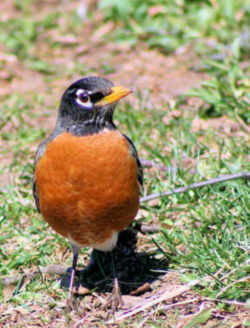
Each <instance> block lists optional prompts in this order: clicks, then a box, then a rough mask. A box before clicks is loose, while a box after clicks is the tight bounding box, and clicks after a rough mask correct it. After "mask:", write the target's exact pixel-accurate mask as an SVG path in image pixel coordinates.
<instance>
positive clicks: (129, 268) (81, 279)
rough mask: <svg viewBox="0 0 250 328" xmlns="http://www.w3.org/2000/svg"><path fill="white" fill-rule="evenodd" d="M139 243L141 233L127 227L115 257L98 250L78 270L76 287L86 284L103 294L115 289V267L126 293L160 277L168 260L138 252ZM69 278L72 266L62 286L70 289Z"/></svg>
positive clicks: (63, 279)
mask: <svg viewBox="0 0 250 328" xmlns="http://www.w3.org/2000/svg"><path fill="white" fill-rule="evenodd" d="M136 242H137V232H136V231H135V230H132V229H127V230H124V231H122V232H120V234H119V238H118V243H117V246H116V248H115V249H114V250H113V259H112V254H111V252H107V253H104V252H100V251H97V250H94V251H93V252H92V254H91V258H90V262H89V265H88V266H87V267H86V268H85V269H84V270H81V271H77V273H76V278H75V288H76V290H77V289H78V288H79V286H84V287H86V288H87V289H90V290H93V289H94V290H95V291H96V292H99V293H106V292H111V291H112V282H113V278H114V270H115V272H116V275H117V277H118V280H119V284H120V288H121V293H122V294H130V293H131V292H132V291H134V290H136V289H137V288H138V287H140V286H142V285H143V284H145V283H147V282H148V283H150V284H151V283H152V282H153V281H155V280H157V279H159V278H160V277H161V276H162V275H163V274H164V271H166V270H167V268H168V261H167V260H159V259H157V258H156V257H155V254H152V253H149V254H147V253H145V252H136ZM114 267H115V268H114ZM69 279H70V269H69V270H68V273H67V274H66V275H65V276H64V277H63V278H62V281H61V287H62V288H68V286H69Z"/></svg>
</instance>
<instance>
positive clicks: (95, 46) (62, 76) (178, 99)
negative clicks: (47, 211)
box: [0, 0, 250, 328]
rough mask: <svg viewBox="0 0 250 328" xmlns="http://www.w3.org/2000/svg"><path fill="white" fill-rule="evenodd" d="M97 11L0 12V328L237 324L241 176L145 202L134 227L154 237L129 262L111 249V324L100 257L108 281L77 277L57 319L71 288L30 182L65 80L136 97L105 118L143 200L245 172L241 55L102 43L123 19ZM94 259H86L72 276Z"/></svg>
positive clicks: (62, 250)
mask: <svg viewBox="0 0 250 328" xmlns="http://www.w3.org/2000/svg"><path fill="white" fill-rule="evenodd" d="M102 2H103V3H104V2H105V1H100V3H102ZM211 3H213V8H214V10H215V9H216V5H218V4H216V1H215V2H214V1H211ZM85 4H86V7H85ZM96 5H97V2H96V1H93V2H90V1H89V2H88V1H85V2H82V7H81V5H79V3H78V2H77V1H59V0H55V1H51V2H49V1H42V2H38V1H29V0H26V1H23V2H22V1H18V0H16V1H14V2H13V3H12V2H2V3H1V4H0V13H1V14H0V17H1V25H0V28H1V33H2V34H1V35H2V36H1V38H0V67H1V72H0V99H1V102H2V106H1V107H2V113H0V128H1V130H0V146H1V152H0V162H1V166H0V173H1V181H0V188H1V189H0V226H1V231H2V233H1V237H0V247H1V248H0V259H1V260H0V274H1V278H3V279H2V283H1V289H0V298H1V299H2V300H1V304H0V313H1V315H0V327H11V328H13V327H15V328H17V327H62V326H68V327H178V328H181V327H186V328H187V327H201V326H204V327H235V328H236V327H247V326H249V320H250V319H249V317H248V313H247V282H249V276H247V265H248V264H249V261H248V260H247V252H249V244H248V239H247V231H248V232H249V230H248V229H249V222H248V221H249V220H248V218H249V209H248V205H249V185H248V181H247V179H239V180H234V181H229V182H225V183H224V184H218V185H215V186H213V187H212V186H207V187H205V188H204V189H201V190H200V189H199V190H190V191H188V192H187V193H183V194H174V195H172V196H171V197H169V198H157V199H155V200H153V201H150V202H147V203H146V204H144V203H143V204H142V206H141V209H140V211H139V213H138V215H137V218H136V220H137V221H138V222H140V223H144V224H145V225H148V226H152V225H156V226H157V229H158V230H159V231H158V232H155V233H141V232H138V234H137V239H136V240H134V239H133V238H130V237H129V238H127V239H128V240H132V241H133V242H132V244H130V245H129V246H128V252H127V253H126V252H125V251H124V250H120V251H119V250H117V256H116V265H117V272H118V276H119V278H120V280H121V290H122V293H123V301H124V307H123V308H122V309H120V311H118V312H116V313H115V315H113V314H112V313H111V310H110V309H109V308H108V309H106V308H105V304H106V301H107V299H108V297H109V296H110V291H111V282H112V275H111V268H110V260H109V259H108V258H107V259H106V260H104V262H103V263H102V268H103V270H104V275H99V274H98V273H97V271H96V272H95V274H94V275H92V276H91V277H85V278H82V281H81V288H80V289H79V290H78V294H79V295H78V296H77V297H76V300H75V306H74V308H73V309H70V310H69V309H68V308H67V305H66V298H67V295H68V292H67V289H64V288H61V286H60V284H61V283H60V280H61V278H62V277H64V282H65V281H66V282H67V274H66V276H65V272H66V269H67V268H68V267H69V266H70V263H71V254H70V250H69V247H68V244H67V242H66V241H65V240H64V239H63V238H62V237H60V236H58V235H56V234H55V233H54V232H53V231H52V230H51V229H50V228H49V227H48V226H47V224H46V223H45V222H44V221H43V220H42V218H41V217H40V215H39V214H38V213H37V212H36V210H35V207H34V202H33V199H32V195H31V179H32V171H33V167H32V165H33V158H34V154H35V151H36V148H37V145H38V144H39V143H40V142H41V141H42V140H43V138H44V137H45V135H47V134H48V133H49V132H50V131H51V129H52V128H53V126H54V124H55V119H56V109H57V107H58V104H59V101H60V96H61V94H62V93H63V91H64V90H65V88H67V86H68V85H69V84H70V83H71V82H73V81H74V80H76V79H78V78H80V77H82V76H86V75H90V74H91V75H93V74H94V75H102V76H105V77H107V78H109V79H111V80H112V81H114V82H115V83H116V84H119V85H124V86H127V87H130V88H132V89H133V95H131V96H130V97H129V99H128V100H127V101H125V102H124V103H123V104H121V106H120V107H119V108H118V109H117V113H116V116H115V119H116V123H117V124H118V125H119V127H120V128H121V130H122V131H123V132H126V134H128V135H129V136H130V137H131V138H132V139H133V141H134V142H135V144H136V146H137V148H138V151H139V154H140V157H141V158H142V160H144V163H145V169H144V171H145V187H144V195H147V194H151V193H155V192H160V191H165V190H173V189H174V188H176V187H181V186H186V185H189V184H191V183H194V182H197V181H200V180H208V179H210V178H214V177H216V176H219V175H225V174H234V173H238V172H243V171H249V165H248V164H247V163H248V160H249V126H248V123H249V121H248V120H247V118H246V117H247V114H246V112H247V110H246V108H247V105H246V104H247V103H248V101H249V100H248V96H247V91H245V90H247V88H248V87H249V80H247V78H246V75H245V74H246V71H247V57H246V56H244V55H242V57H237V59H235V57H233V55H232V54H231V53H229V57H228V58H229V59H225V60H224V61H223V62H219V63H217V62H213V63H211V62H210V65H211V68H210V69H206V68H204V62H203V56H204V55H201V54H200V52H199V51H198V52H197V50H195V46H194V45H193V44H192V43H188V44H186V45H182V46H179V47H178V48H177V49H176V50H175V51H173V50H171V51H162V48H159V47H150V46H149V44H148V43H147V42H146V40H144V38H145V39H146V36H144V34H140V33H139V37H138V39H137V41H136V42H135V43H133V44H131V43H130V42H117V40H114V39H112V38H110V36H112V35H113V34H114V33H115V31H116V30H118V29H119V28H120V26H121V25H122V24H121V22H117V20H116V19H117V18H116V19H114V21H112V20H108V19H104V18H105V15H104V14H103V13H102V11H101V10H99V9H97V7H96ZM86 8H88V10H89V11H90V13H91V14H90V16H85V15H84V10H83V9H86ZM81 10H83V14H81V13H82V11H81ZM162 10H164V6H158V7H157V6H152V7H150V10H149V11H148V12H149V14H150V15H158V13H160V12H161V11H162ZM242 12H243V9H242V10H239V11H238V12H237V15H238V16H239V20H240V14H241V15H243V13H242ZM93 13H94V15H93ZM91 15H92V16H91ZM238 16H237V17H238ZM237 19H238V18H237ZM132 23H133V19H132ZM132 23H131V25H132V26H134V25H133V24H132ZM218 29H219V27H218ZM229 32H230V33H231V30H230V31H229ZM126 33H127V32H126ZM204 39H205V44H207V45H209V44H211V43H212V41H211V40H212V37H211V36H210V38H209V37H206V38H204ZM198 45H199V44H198ZM196 46H197V45H196ZM229 52H230V51H229ZM220 54H221V53H220ZM206 56H207V57H206V59H209V60H210V61H211V57H210V53H209V54H207V55H206ZM206 65H209V64H207V63H206ZM213 65H214V66H213ZM216 65H217V66H216ZM223 65H224V66H223ZM211 72H212V74H211ZM225 72H226V73H225ZM228 72H231V73H230V74H231V75H230V74H228ZM229 75H230V76H229ZM228 76H229V77H228ZM204 81H207V86H206V85H205V86H201V85H202V83H203V82H204ZM209 83H210V85H209ZM200 86H201V87H200ZM193 88H196V91H190V90H193ZM197 90H198V91H197ZM211 90H212V91H211ZM214 95H216V97H217V98H216V99H215V96H214ZM213 97H214V98H213ZM224 99H225V101H224ZM236 107H237V110H236ZM146 160H149V161H150V164H148V162H147V165H146V162H145V161H146ZM136 241H137V244H136V250H134V247H135V243H136ZM125 244H126V243H125ZM119 252H120V253H119ZM90 254H91V250H89V249H84V250H82V253H81V256H80V261H79V268H80V269H83V268H84V267H85V266H86V265H87V263H88V261H89V257H90ZM105 261H106V262H105ZM6 277H7V279H12V280H13V283H10V280H8V283H6V280H4V279H5V278H6ZM66 285H67V283H66Z"/></svg>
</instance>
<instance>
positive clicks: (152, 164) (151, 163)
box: [140, 158, 176, 171]
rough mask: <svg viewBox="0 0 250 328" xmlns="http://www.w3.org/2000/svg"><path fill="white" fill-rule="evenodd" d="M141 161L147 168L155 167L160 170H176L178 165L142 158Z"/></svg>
mask: <svg viewBox="0 0 250 328" xmlns="http://www.w3.org/2000/svg"><path fill="white" fill-rule="evenodd" d="M140 162H141V164H142V166H143V167H144V168H145V169H150V168H151V167H155V168H156V169H158V170H160V171H176V167H174V166H164V165H161V164H157V163H155V162H154V161H151V160H150V159H142V158H140Z"/></svg>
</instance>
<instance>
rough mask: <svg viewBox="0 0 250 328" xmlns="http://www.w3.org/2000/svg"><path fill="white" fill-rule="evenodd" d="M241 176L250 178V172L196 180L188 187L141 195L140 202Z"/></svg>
mask: <svg viewBox="0 0 250 328" xmlns="http://www.w3.org/2000/svg"><path fill="white" fill-rule="evenodd" d="M241 178H246V179H249V178H250V172H241V173H236V174H228V175H223V176H221V177H217V178H213V179H209V180H206V181H200V182H195V183H192V184H191V185H189V186H186V187H180V188H175V189H173V190H171V191H165V192H162V193H155V194H152V195H148V196H145V197H141V199H140V202H141V203H144V202H148V201H150V200H153V199H156V198H159V197H163V196H170V195H173V194H178V193H182V192H186V191H188V190H191V189H197V188H201V187H204V186H209V185H213V184H216V183H219V182H225V181H229V180H235V179H241Z"/></svg>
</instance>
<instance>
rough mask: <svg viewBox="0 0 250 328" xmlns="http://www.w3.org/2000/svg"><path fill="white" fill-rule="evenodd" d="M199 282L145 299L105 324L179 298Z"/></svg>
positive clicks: (197, 280)
mask: <svg viewBox="0 0 250 328" xmlns="http://www.w3.org/2000/svg"><path fill="white" fill-rule="evenodd" d="M201 281H202V280H201V279H196V280H193V281H190V282H189V283H188V284H187V285H184V286H181V287H180V288H178V289H177V290H174V291H169V290H165V291H164V292H163V293H162V294H160V295H159V294H157V295H154V296H153V297H151V298H149V299H147V300H146V301H145V302H144V303H143V304H140V305H137V306H134V307H132V308H130V309H128V310H126V311H124V312H123V313H122V314H121V315H120V316H117V317H115V318H114V319H112V320H109V321H108V322H107V323H108V324H111V323H114V322H118V321H122V320H124V319H126V318H128V317H131V316H132V315H134V314H136V313H138V312H141V311H144V310H146V309H148V308H150V307H152V306H154V305H156V304H159V303H161V302H163V301H166V300H168V299H171V298H173V297H176V296H179V295H181V294H183V293H185V292H187V291H188V290H190V289H191V288H192V287H194V286H195V285H197V284H199V283H200V282H201ZM203 281H204V280H203Z"/></svg>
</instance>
